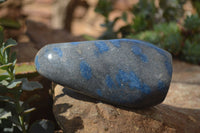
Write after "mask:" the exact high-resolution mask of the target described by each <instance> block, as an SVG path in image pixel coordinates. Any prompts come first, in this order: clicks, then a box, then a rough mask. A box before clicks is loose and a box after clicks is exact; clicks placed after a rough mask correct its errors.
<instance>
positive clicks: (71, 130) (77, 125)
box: [54, 103, 84, 133]
mask: <svg viewBox="0 0 200 133" xmlns="http://www.w3.org/2000/svg"><path fill="white" fill-rule="evenodd" d="M72 106H73V105H70V104H67V103H64V104H58V105H56V106H55V107H54V112H57V113H56V115H57V116H56V118H57V119H59V121H58V122H59V123H58V124H59V125H60V127H66V128H65V129H63V131H64V132H65V133H75V132H76V131H77V130H79V129H83V128H84V126H83V120H82V119H81V117H79V116H77V117H74V118H72V119H66V117H65V116H62V113H64V112H66V111H67V110H68V109H70V108H71V107H72ZM66 129H67V130H66Z"/></svg>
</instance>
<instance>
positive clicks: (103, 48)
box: [95, 41, 109, 54]
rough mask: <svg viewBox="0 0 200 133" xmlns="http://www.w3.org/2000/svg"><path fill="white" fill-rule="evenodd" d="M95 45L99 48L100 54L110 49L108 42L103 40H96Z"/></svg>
mask: <svg viewBox="0 0 200 133" xmlns="http://www.w3.org/2000/svg"><path fill="white" fill-rule="evenodd" d="M95 46H96V47H97V48H98V52H99V53H100V54H102V53H104V52H106V51H108V50H109V47H108V46H107V44H106V43H105V42H103V41H96V42H95Z"/></svg>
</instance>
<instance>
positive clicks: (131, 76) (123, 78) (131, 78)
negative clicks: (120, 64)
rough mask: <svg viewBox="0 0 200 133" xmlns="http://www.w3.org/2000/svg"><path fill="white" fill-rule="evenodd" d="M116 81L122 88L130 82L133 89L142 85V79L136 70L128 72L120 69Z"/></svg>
mask: <svg viewBox="0 0 200 133" xmlns="http://www.w3.org/2000/svg"><path fill="white" fill-rule="evenodd" d="M116 81H117V83H118V86H119V87H120V88H121V87H122V85H123V84H126V83H127V84H128V85H129V87H130V88H131V89H134V88H139V87H140V80H139V78H138V77H137V76H136V75H135V73H134V72H130V73H126V72H124V71H123V70H119V72H118V74H117V75H116Z"/></svg>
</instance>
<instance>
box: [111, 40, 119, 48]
mask: <svg viewBox="0 0 200 133" xmlns="http://www.w3.org/2000/svg"><path fill="white" fill-rule="evenodd" d="M110 42H111V43H112V44H113V46H115V47H117V48H120V47H121V45H120V41H119V40H110Z"/></svg>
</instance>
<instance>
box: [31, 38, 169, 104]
mask: <svg viewBox="0 0 200 133" xmlns="http://www.w3.org/2000/svg"><path fill="white" fill-rule="evenodd" d="M35 66H36V69H37V71H38V72H39V73H40V74H41V75H43V76H45V77H46V78H48V79H50V80H52V81H54V82H55V83H58V84H61V85H63V86H65V87H69V88H71V89H73V90H74V91H76V92H78V93H82V94H84V95H87V96H90V97H93V98H96V99H98V100H100V101H105V102H107V103H110V104H114V105H119V106H126V107H131V108H145V107H150V106H154V105H157V104H159V103H161V102H162V101H163V100H164V99H165V97H166V95H167V92H168V89H169V86H170V82H171V77H172V57H171V54H170V53H168V52H167V51H165V50H162V49H160V48H158V47H156V46H155V45H153V44H150V43H147V42H144V41H139V40H132V39H113V40H97V41H83V42H70V43H58V44H50V45H46V46H45V47H43V48H42V49H41V50H40V51H39V52H38V53H37V55H36V57H35Z"/></svg>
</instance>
